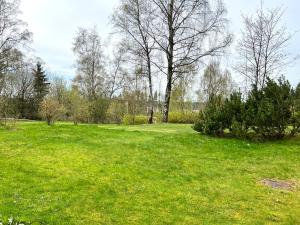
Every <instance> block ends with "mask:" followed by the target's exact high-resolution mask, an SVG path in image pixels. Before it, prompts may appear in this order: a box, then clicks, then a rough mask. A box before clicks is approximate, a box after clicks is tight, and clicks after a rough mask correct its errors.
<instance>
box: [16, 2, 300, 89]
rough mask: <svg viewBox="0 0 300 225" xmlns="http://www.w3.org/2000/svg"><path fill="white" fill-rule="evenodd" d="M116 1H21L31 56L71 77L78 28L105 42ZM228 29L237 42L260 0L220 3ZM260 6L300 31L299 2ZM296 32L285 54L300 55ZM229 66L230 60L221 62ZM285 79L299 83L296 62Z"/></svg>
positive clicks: (55, 70)
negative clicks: (92, 30) (93, 30)
mask: <svg viewBox="0 0 300 225" xmlns="http://www.w3.org/2000/svg"><path fill="white" fill-rule="evenodd" d="M118 2H119V0H88V1H87V0H21V10H22V12H23V14H22V19H23V20H24V21H25V22H27V23H28V26H29V29H30V30H31V31H32V32H33V35H34V36H33V39H34V43H33V48H34V51H35V52H34V54H35V55H36V56H38V57H41V58H42V59H43V60H44V62H45V63H46V65H47V69H49V70H51V71H52V72H53V73H55V74H57V75H59V76H64V77H66V78H68V79H69V78H72V77H73V76H74V75H75V70H74V62H75V59H74V56H73V53H72V50H71V49H72V41H73V38H74V35H75V33H76V30H77V28H78V27H93V26H94V25H96V26H97V28H98V30H99V33H100V35H101V37H102V39H103V40H109V39H110V38H109V34H110V33H111V31H112V30H111V25H110V23H109V21H110V16H111V14H112V12H113V10H114V8H115V7H116V6H117V5H118ZM224 2H225V4H226V6H227V10H228V18H229V19H230V21H231V23H230V27H231V28H230V29H231V30H232V31H233V33H234V35H235V40H237V39H238V36H239V34H240V31H241V29H242V21H241V14H253V13H255V10H256V8H257V7H258V6H259V5H260V0H224ZM264 6H265V7H267V8H270V7H271V8H272V7H276V6H283V7H284V8H286V13H285V15H284V17H283V22H284V23H285V25H286V26H287V27H288V30H289V31H290V32H291V33H292V32H295V31H298V30H300V23H299V21H300V13H299V12H300V1H299V0H264ZM299 41H300V32H298V33H297V34H296V35H295V36H294V38H293V39H292V41H291V43H290V46H289V49H288V50H289V52H290V53H291V54H293V55H299V54H300V43H299ZM225 64H226V65H227V66H228V67H230V66H231V65H232V64H234V59H233V57H231V58H229V59H227V60H225ZM286 76H287V77H288V79H289V80H290V81H291V82H292V83H293V84H296V83H298V82H300V61H298V62H296V63H295V65H294V66H293V67H291V68H289V69H288V72H287V74H286Z"/></svg>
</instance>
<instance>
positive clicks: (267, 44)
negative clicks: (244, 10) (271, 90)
mask: <svg viewBox="0 0 300 225" xmlns="http://www.w3.org/2000/svg"><path fill="white" fill-rule="evenodd" d="M283 14H284V11H283V9H282V8H275V9H272V10H267V11H264V10H263V9H262V7H261V9H259V10H258V11H257V13H256V15H255V16H254V17H252V16H244V17H243V18H244V26H245V28H244V32H243V36H242V38H241V40H240V42H239V45H238V53H239V56H240V57H239V58H240V59H241V61H240V62H239V63H238V66H237V70H238V71H239V72H240V73H241V74H242V75H243V76H244V77H245V78H246V79H248V80H250V82H251V83H252V85H254V87H255V88H262V87H264V85H265V82H266V78H267V77H270V78H271V77H272V76H276V75H278V72H279V71H280V70H282V69H283V68H284V67H285V66H287V65H288V64H289V63H290V62H291V59H290V56H289V55H288V54H287V53H286V47H287V44H288V42H289V40H290V39H291V38H292V35H290V34H288V33H287V29H286V27H285V26H283V25H281V18H282V16H283Z"/></svg>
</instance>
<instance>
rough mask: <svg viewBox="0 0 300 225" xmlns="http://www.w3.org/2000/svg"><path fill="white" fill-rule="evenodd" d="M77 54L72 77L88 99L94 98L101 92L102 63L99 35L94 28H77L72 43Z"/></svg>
mask: <svg viewBox="0 0 300 225" xmlns="http://www.w3.org/2000/svg"><path fill="white" fill-rule="evenodd" d="M73 51H74V53H75V54H76V56H77V64H76V67H77V76H76V77H75V79H74V82H75V83H78V86H79V87H80V89H81V91H82V92H83V93H84V94H85V95H86V96H87V97H88V99H89V100H95V99H97V98H98V97H99V95H101V94H102V92H103V83H104V65H103V52H102V45H101V40H100V36H99V34H98V33H97V31H96V28H93V29H85V28H79V30H78V33H77V35H76V37H75V40H74V43H73Z"/></svg>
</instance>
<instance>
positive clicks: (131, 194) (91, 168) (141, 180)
mask: <svg viewBox="0 0 300 225" xmlns="http://www.w3.org/2000/svg"><path fill="white" fill-rule="evenodd" d="M266 178H272V179H278V180H285V181H290V182H294V183H295V184H296V187H295V189H293V190H292V191H287V190H278V189H271V188H269V187H265V186H264V185H262V184H261V180H262V179H266ZM299 185H300V138H294V139H290V140H284V141H277V142H273V143H264V144H259V143H251V142H248V141H242V140H234V139H217V138H212V137H206V136H202V135H199V134H197V133H195V132H194V131H193V130H192V129H191V125H153V126H149V125H143V126H131V127H129V126H128V127H127V126H117V125H100V126H97V125H79V126H73V125H72V124H68V123H59V124H56V125H55V126H53V127H48V126H46V125H45V124H44V123H22V124H19V125H18V128H17V130H15V131H8V130H4V129H0V217H9V216H13V217H15V218H23V219H25V220H26V221H28V222H35V223H36V224H47V225H48V224H51V225H60V224H66V225H67V224H68V225H69V224H71V225H72V224H74V225H75V224H76V225H81V224H85V225H87V224H88V225H91V224H105V225H106V224H120V225H124V224H187V225H191V224H197V225H198V224H209V225H210V224H217V225H219V224H222V225H223V224H251V225H253V224H300V188H299Z"/></svg>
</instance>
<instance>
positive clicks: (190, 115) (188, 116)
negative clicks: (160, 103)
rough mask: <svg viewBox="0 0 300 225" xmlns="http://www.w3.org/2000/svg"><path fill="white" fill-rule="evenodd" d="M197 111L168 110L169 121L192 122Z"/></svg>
mask: <svg viewBox="0 0 300 225" xmlns="http://www.w3.org/2000/svg"><path fill="white" fill-rule="evenodd" d="M197 117H198V115H197V113H195V112H170V113H169V123H184V124H188V123H190V124H192V123H195V121H196V120H197Z"/></svg>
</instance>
